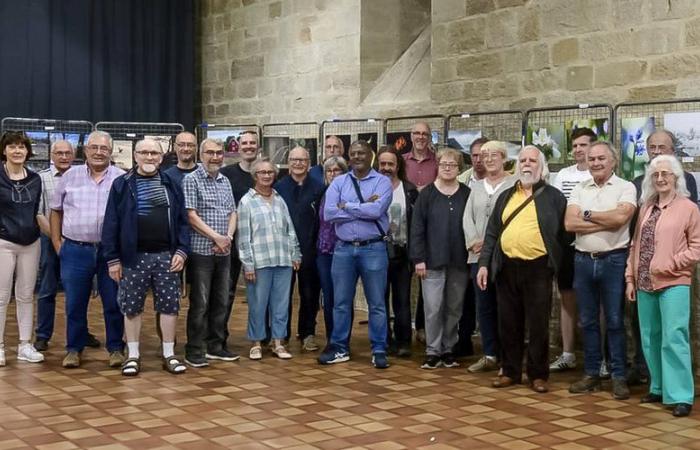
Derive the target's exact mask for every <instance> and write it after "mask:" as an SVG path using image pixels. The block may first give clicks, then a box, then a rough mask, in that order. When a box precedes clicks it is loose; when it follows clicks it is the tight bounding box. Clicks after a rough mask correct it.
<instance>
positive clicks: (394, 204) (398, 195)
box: [389, 181, 408, 245]
mask: <svg viewBox="0 0 700 450" xmlns="http://www.w3.org/2000/svg"><path fill="white" fill-rule="evenodd" d="M406 228H408V224H407V222H406V193H405V192H404V190H403V181H400V182H399V185H398V186H397V187H396V189H394V195H393V196H392V198H391V205H390V206H389V234H390V235H391V236H392V239H393V241H394V243H396V244H399V245H406V242H407V240H408V230H407V229H406Z"/></svg>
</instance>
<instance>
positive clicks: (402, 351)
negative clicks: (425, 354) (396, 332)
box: [396, 344, 411, 358]
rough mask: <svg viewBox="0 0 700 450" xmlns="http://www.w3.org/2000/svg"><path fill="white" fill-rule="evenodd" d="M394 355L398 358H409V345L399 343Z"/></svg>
mask: <svg viewBox="0 0 700 450" xmlns="http://www.w3.org/2000/svg"><path fill="white" fill-rule="evenodd" d="M396 356H398V357H399V358H410V357H411V346H410V345H408V344H406V345H400V346H399V350H398V351H397V352H396Z"/></svg>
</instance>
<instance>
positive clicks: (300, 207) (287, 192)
mask: <svg viewBox="0 0 700 450" xmlns="http://www.w3.org/2000/svg"><path fill="white" fill-rule="evenodd" d="M287 163H288V165H289V175H287V176H286V177H284V178H282V179H281V180H280V181H278V182H277V183H276V184H275V190H276V191H277V192H278V193H279V194H280V195H281V196H282V198H283V199H284V202H285V203H286V204H287V209H288V210H289V215H290V216H291V218H292V223H293V224H294V231H295V232H296V234H297V239H298V240H299V247H300V249H301V254H302V258H301V265H300V266H299V270H297V271H296V276H295V275H294V274H292V287H291V289H290V291H289V293H290V298H289V321H288V322H287V339H289V337H290V336H291V329H292V320H291V318H292V295H293V293H294V284H295V281H296V279H297V278H298V280H299V315H298V321H297V333H298V335H299V339H300V340H301V342H302V349H303V350H305V351H316V350H318V345H317V344H316V314H317V313H318V309H319V296H320V293H321V282H320V280H319V278H318V270H317V268H316V240H317V238H318V207H319V204H320V202H321V197H322V196H323V192H324V190H325V185H324V184H323V183H320V182H318V181H316V180H314V179H313V178H311V177H310V176H309V164H310V160H309V152H308V150H306V149H305V148H303V147H295V148H293V149H292V151H290V152H289V157H288V158H287Z"/></svg>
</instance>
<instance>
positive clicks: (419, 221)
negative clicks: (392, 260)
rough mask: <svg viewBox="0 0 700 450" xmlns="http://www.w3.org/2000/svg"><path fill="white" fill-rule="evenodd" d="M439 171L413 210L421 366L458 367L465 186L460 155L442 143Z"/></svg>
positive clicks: (412, 254)
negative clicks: (421, 301) (420, 303)
mask: <svg viewBox="0 0 700 450" xmlns="http://www.w3.org/2000/svg"><path fill="white" fill-rule="evenodd" d="M436 159H437V165H438V174H437V178H436V179H435V181H434V182H433V183H431V184H429V185H427V186H426V187H425V188H424V189H423V190H422V191H421V193H420V194H419V195H418V199H417V200H416V204H415V206H414V210H413V221H412V225H411V235H410V239H409V241H410V247H409V255H410V258H411V261H413V263H414V264H415V271H416V275H417V276H418V277H419V278H421V279H422V280H423V298H424V311H425V336H426V350H425V353H426V357H425V361H424V362H423V364H422V365H421V368H423V369H436V368H437V367H439V366H440V365H444V366H445V367H457V366H459V364H458V363H457V361H456V360H455V357H454V355H453V354H452V348H453V347H454V346H455V344H457V340H458V335H457V327H458V323H459V319H460V317H461V316H462V304H463V302H464V292H465V290H466V288H467V284H468V283H469V272H468V270H467V264H466V262H467V246H466V244H465V241H464V232H463V231H462V217H463V216H464V207H465V206H466V204H467V199H468V197H469V192H470V191H469V188H468V187H467V186H465V185H464V184H462V183H460V182H459V181H457V175H459V173H460V172H461V171H462V165H463V160H462V154H461V153H460V152H459V151H457V150H454V149H452V148H443V149H440V150H439V151H438V152H437V155H436Z"/></svg>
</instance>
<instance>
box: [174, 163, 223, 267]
mask: <svg viewBox="0 0 700 450" xmlns="http://www.w3.org/2000/svg"><path fill="white" fill-rule="evenodd" d="M182 190H183V191H184V193H185V208H187V209H192V210H194V211H196V212H197V215H198V216H199V217H200V218H201V219H202V220H203V221H204V223H206V224H207V225H209V227H211V229H212V230H214V231H216V232H217V233H219V234H221V235H223V236H226V235H227V234H228V222H229V218H230V217H231V214H233V213H235V212H236V203H235V201H234V200H233V193H232V191H231V184H230V183H229V182H228V179H227V178H226V177H225V176H223V175H221V174H220V173H217V174H216V178H212V177H211V176H209V174H208V173H207V171H206V170H204V168H203V167H202V166H199V167H197V170H195V171H194V172H192V173H189V174H187V175H185V178H184V179H183V180H182ZM190 245H191V247H192V253H196V254H198V255H204V256H211V255H214V250H212V247H213V245H214V243H213V242H212V241H211V240H210V239H209V238H208V237H206V236H204V235H202V234H199V232H197V231H195V229H194V227H192V231H191V232H190Z"/></svg>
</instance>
